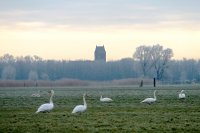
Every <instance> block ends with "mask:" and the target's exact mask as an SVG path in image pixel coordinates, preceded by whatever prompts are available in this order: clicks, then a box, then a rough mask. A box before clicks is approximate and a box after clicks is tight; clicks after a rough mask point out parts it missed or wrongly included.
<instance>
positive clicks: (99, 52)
mask: <svg viewBox="0 0 200 133" xmlns="http://www.w3.org/2000/svg"><path fill="white" fill-rule="evenodd" d="M94 60H95V61H106V50H105V48H104V45H103V46H96V49H95V52H94Z"/></svg>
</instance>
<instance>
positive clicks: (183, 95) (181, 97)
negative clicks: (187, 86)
mask: <svg viewBox="0 0 200 133" xmlns="http://www.w3.org/2000/svg"><path fill="white" fill-rule="evenodd" d="M183 92H184V90H181V92H180V93H179V94H178V98H179V99H185V93H183Z"/></svg>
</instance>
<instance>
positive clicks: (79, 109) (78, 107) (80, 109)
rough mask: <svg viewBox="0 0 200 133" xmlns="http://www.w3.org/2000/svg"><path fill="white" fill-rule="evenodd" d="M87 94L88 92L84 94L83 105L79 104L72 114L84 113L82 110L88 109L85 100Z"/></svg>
mask: <svg viewBox="0 0 200 133" xmlns="http://www.w3.org/2000/svg"><path fill="white" fill-rule="evenodd" d="M85 96H86V94H83V105H77V106H76V107H75V108H74V109H73V111H72V114H74V113H82V112H84V111H86V109H87V103H86V101H85Z"/></svg>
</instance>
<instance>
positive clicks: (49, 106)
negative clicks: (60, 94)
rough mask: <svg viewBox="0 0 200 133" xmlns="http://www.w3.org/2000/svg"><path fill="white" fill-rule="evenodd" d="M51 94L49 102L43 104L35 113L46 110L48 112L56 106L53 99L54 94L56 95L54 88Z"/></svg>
mask: <svg viewBox="0 0 200 133" xmlns="http://www.w3.org/2000/svg"><path fill="white" fill-rule="evenodd" d="M50 95H51V97H50V100H49V103H45V104H42V105H41V106H40V107H39V108H38V110H37V111H36V112H35V113H39V112H46V111H47V112H48V111H50V110H52V109H53V108H54V104H53V100H52V98H53V95H54V91H53V90H51V91H50Z"/></svg>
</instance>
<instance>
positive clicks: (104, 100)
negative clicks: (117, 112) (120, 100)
mask: <svg viewBox="0 0 200 133" xmlns="http://www.w3.org/2000/svg"><path fill="white" fill-rule="evenodd" d="M100 101H101V102H111V101H113V100H112V99H111V98H108V97H104V98H102V95H101V97H100Z"/></svg>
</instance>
